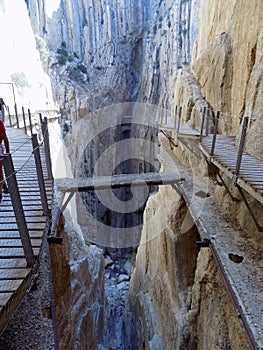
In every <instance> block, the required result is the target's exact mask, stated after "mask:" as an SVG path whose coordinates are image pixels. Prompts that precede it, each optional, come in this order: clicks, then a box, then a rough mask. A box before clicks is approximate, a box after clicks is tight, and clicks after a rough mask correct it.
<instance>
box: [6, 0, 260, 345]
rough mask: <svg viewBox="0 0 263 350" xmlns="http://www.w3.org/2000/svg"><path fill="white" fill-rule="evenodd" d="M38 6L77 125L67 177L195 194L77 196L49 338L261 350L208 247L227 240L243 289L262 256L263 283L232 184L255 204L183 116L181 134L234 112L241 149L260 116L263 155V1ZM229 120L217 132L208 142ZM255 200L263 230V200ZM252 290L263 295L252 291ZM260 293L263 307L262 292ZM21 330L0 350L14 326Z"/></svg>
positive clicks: (247, 219)
mask: <svg viewBox="0 0 263 350" xmlns="http://www.w3.org/2000/svg"><path fill="white" fill-rule="evenodd" d="M4 2H5V1H2V3H3V4H4ZM25 6H26V8H27V12H28V16H29V18H30V23H31V26H32V30H33V33H34V35H35V39H36V46H37V48H38V51H39V55H40V59H41V62H42V65H43V68H44V70H45V72H46V74H47V75H48V76H49V77H50V81H51V86H52V92H53V96H54V101H55V102H56V103H57V105H58V106H59V113H60V119H61V121H62V122H66V123H68V125H70V129H69V132H68V133H67V135H66V137H65V138H64V144H65V148H63V150H64V151H63V152H64V153H65V158H66V159H67V164H68V168H69V169H68V170H67V171H66V173H65V174H64V175H63V177H66V176H68V177H85V176H93V175H97V176H101V175H103V176H105V175H113V174H139V173H147V172H157V173H158V172H160V174H161V173H162V172H174V173H176V174H178V178H179V179H180V181H181V182H184V183H185V184H186V185H185V190H186V192H187V191H188V190H189V195H188V197H189V202H187V199H186V197H187V194H186V197H184V196H183V195H182V192H180V190H179V191H178V188H179V187H177V188H174V186H170V185H161V186H156V185H152V186H150V187H149V186H146V187H143V188H141V187H137V188H135V187H136V186H134V187H133V186H131V187H130V188H124V189H115V190H112V191H109V190H105V192H103V191H96V189H95V190H94V191H92V192H91V191H90V192H89V193H87V192H86V193H78V194H76V196H74V198H73V200H72V201H71V204H70V205H69V206H68V208H67V209H66V210H65V211H64V213H63V215H61V217H60V221H59V224H58V227H57V236H58V237H61V238H63V244H61V245H59V244H50V246H49V250H50V257H51V267H52V277H53V288H54V300H55V309H56V332H55V333H56V334H55V336H54V335H50V336H51V337H53V336H54V338H56V337H57V347H58V348H59V349H61V350H62V349H70V350H71V349H72V350H73V349H83V350H86V349H91V350H93V349H94V350H96V349H98V350H135V349H136V350H137V349H139V350H141V349H149V350H150V349H151V350H162V349H163V350H171V349H178V350H179V349H180V350H186V349H187V350H194V349H196V350H201V349H203V350H205V349H207V350H208V349H209V350H210V349H213V350H217V349H218V350H219V349H225V350H228V349H229V350H230V349H231V350H240V349H242V350H246V349H250V348H251V349H252V348H253V349H254V348H255V347H253V344H252V343H251V339H249V337H248V335H247V330H246V329H244V324H243V323H242V322H240V314H239V312H238V310H236V308H235V307H233V301H232V300H231V298H230V297H229V293H228V291H227V288H226V285H225V283H224V280H223V279H222V276H221V274H220V271H219V267H218V264H217V262H216V259H215V256H214V255H213V254H212V252H211V250H210V249H209V247H207V246H205V247H200V246H198V244H197V243H196V242H197V241H198V242H200V241H202V239H204V237H205V234H204V236H202V235H203V232H204V231H205V230H207V231H208V233H209V234H210V235H211V237H212V238H213V235H215V236H219V238H218V241H217V242H219V243H220V244H221V245H220V248H219V250H220V252H221V253H222V255H224V256H226V260H227V262H226V263H225V269H226V270H227V271H230V273H231V276H234V277H233V281H234V282H233V284H234V283H238V276H239V274H240V278H241V277H242V276H243V275H242V273H244V274H246V268H247V267H246V266H247V265H245V263H247V264H248V266H249V267H250V268H251V270H253V263H254V262H255V261H256V263H257V264H258V269H256V272H255V273H258V271H261V275H260V274H259V275H257V278H258V279H259V280H261V281H262V261H263V260H262V258H263V252H262V248H260V247H262V241H263V237H262V232H261V233H260V232H258V230H257V228H256V226H255V222H254V220H253V218H252V217H251V216H250V215H249V212H248V210H247V207H246V206H245V205H244V202H243V201H232V200H231V196H229V190H230V192H231V193H233V196H235V197H239V196H240V195H239V193H238V191H237V189H236V188H235V186H234V184H233V181H232V179H229V177H227V176H226V175H225V174H224V173H223V172H222V173H221V175H220V176H221V179H220V181H218V179H217V174H215V172H214V168H213V167H211V165H210V164H208V162H207V161H206V159H205V157H204V156H203V154H202V152H201V150H200V147H199V138H193V137H191V138H187V137H181V138H179V137H178V133H177V132H176V128H175V127H174V126H175V125H176V123H175V122H176V120H177V123H178V115H179V108H180V107H182V109H181V112H182V114H181V123H182V125H187V126H188V127H191V128H195V129H197V130H199V131H200V128H201V124H202V114H203V113H204V111H205V110H206V111H209V112H210V113H211V116H212V117H213V112H214V113H215V114H216V112H217V111H220V113H221V114H220V122H219V124H218V132H219V134H222V135H227V136H231V137H235V143H236V145H238V143H239V140H240V137H241V129H242V123H243V120H244V116H248V117H249V118H250V121H249V127H248V130H247V136H246V143H245V150H246V151H247V152H248V153H249V154H250V155H252V156H253V157H254V158H256V159H257V160H259V161H261V162H262V161H263V138H262V130H263V128H262V127H263V103H262V93H263V26H262V23H263V2H262V1H260V0H251V1H245V0H218V1H213V0H114V1H111V0H74V1H70V0H60V1H53V0H26V1H25ZM176 118H177V119H176ZM213 118H214V117H213ZM171 125H173V127H171ZM214 127H215V126H214V124H213V123H212V122H210V123H208V124H207V130H208V131H209V133H212V132H213V131H214ZM162 131H163V132H162ZM50 137H52V133H50ZM129 140H131V142H130V141H129ZM54 176H55V175H54ZM160 176H161V175H160ZM262 177H263V174H262ZM55 178H56V176H55ZM222 182H223V183H225V184H226V186H222ZM98 192H100V194H99V193H98ZM116 198H117V199H116ZM246 198H247V200H248V202H249V203H250V205H251V207H253V212H254V215H255V216H256V218H257V219H258V220H259V225H261V226H262V225H263V217H262V203H260V202H259V201H258V200H257V199H255V198H253V196H252V195H250V194H248V193H246ZM192 201H193V202H194V201H196V203H197V204H196V206H197V207H198V208H197V209H198V210H197V211H198V213H199V217H198V218H196V217H194V215H193V213H194V212H195V210H196V207H195V208H194V209H193V210H192V209H191V208H192V204H191V203H192ZM138 203H139V204H138ZM189 203H190V204H189ZM132 204H133V206H132ZM118 206H120V207H118ZM193 206H195V204H193ZM199 218H201V219H200V220H201V221H200V220H199ZM230 233H231V234H230ZM240 237H243V241H242V240H241V238H240ZM219 243H218V244H219ZM254 255H256V257H257V258H255V260H253V259H254ZM233 256H234V257H242V258H243V259H244V262H245V263H244V264H243V262H241V263H239V262H236V260H235V259H237V258H233ZM242 264H243V265H244V267H243V265H242ZM250 265H251V266H250ZM260 268H261V270H260ZM239 269H240V270H239ZM242 269H243V270H242ZM242 271H243V272H242ZM241 280H242V278H241ZM242 281H243V280H242ZM241 287H242V288H246V287H247V288H248V289H247V293H246V294H247V300H249V291H250V290H253V286H252V285H251V286H249V285H247V286H241ZM238 288H239V287H237V290H239V289H238ZM257 293H258V294H257V297H258V300H260V299H262V296H263V294H262V288H261V290H258V291H257ZM247 300H246V301H247ZM246 305H251V304H249V301H248V302H247V304H246ZM25 307H26V306H25ZM257 312H258V316H255V315H256V314H257ZM262 313H263V310H259V311H258V310H257V305H252V306H251V309H250V310H249V312H248V314H249V315H253V317H254V316H255V318H253V321H251V329H252V333H253V334H254V335H255V338H256V341H257V345H258V346H263V334H262V321H260V319H261V317H262V315H263V314H262ZM18 317H19V314H18ZM255 320H257V323H258V324H260V323H261V326H260V327H258V326H255V322H256V321H255ZM21 328H22V327H21ZM6 332H7V335H6V336H5V334H3V338H2V339H3V340H2V343H1V342H0V348H1V344H4V345H3V348H4V346H7V345H6V344H8V341H7V340H5V339H7V337H10V334H12V321H11V322H10V324H9V325H8V328H7V330H6ZM16 332H18V333H17V334H18V335H17V336H18V337H19V335H20V334H21V333H19V332H22V333H23V332H24V331H23V330H17V329H16ZM29 334H30V332H29ZM5 337H6V338H5ZM25 341H26V340H25ZM54 343H56V342H54ZM14 344H15V343H14ZM251 344H252V345H251ZM12 346H13V345H10V347H9V348H10V349H15V348H16V345H14V346H13V347H12ZM27 348H28V349H29V348H30V347H29V345H28V347H27V346H24V349H27ZM42 348H43V349H44V347H42ZM42 348H41V345H40V344H38V345H37V347H36V349H42ZM52 348H55V347H54V344H52V345H48V347H45V349H52ZM31 349H33V348H32V347H31ZM258 349H262V348H261V347H258Z"/></svg>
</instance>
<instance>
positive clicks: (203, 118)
mask: <svg viewBox="0 0 263 350" xmlns="http://www.w3.org/2000/svg"><path fill="white" fill-rule="evenodd" d="M201 113H202V121H201V130H200V142H201V141H202V136H203V130H204V124H205V116H206V107H204V110H203V109H201Z"/></svg>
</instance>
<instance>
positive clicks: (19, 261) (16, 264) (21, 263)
mask: <svg viewBox="0 0 263 350" xmlns="http://www.w3.org/2000/svg"><path fill="white" fill-rule="evenodd" d="M25 267H27V262H26V259H25V258H14V259H2V258H0V268H1V269H16V268H25Z"/></svg>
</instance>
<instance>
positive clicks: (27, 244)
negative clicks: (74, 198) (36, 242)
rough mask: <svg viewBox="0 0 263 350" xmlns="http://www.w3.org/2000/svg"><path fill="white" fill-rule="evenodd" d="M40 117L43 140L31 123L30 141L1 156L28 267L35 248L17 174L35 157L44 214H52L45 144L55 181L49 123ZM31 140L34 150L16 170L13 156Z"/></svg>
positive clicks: (49, 172)
mask: <svg viewBox="0 0 263 350" xmlns="http://www.w3.org/2000/svg"><path fill="white" fill-rule="evenodd" d="M39 117H40V124H41V134H42V136H41V138H42V142H40V143H39V141H38V139H39V138H40V137H39V135H37V134H36V133H33V129H32V126H31V123H29V125H30V130H31V138H29V139H28V141H26V142H24V144H22V145H21V146H19V147H18V148H17V149H15V150H14V151H13V152H12V153H10V154H6V155H3V156H1V159H2V161H3V166H4V171H5V179H6V182H7V185H8V189H9V194H10V199H11V203H12V206H13V209H14V214H15V218H16V223H17V226H18V231H19V234H20V237H21V241H22V247H23V250H24V254H25V258H26V261H27V265H28V267H32V266H33V265H34V263H35V259H34V254H33V248H32V244H31V240H30V235H29V231H28V225H27V221H26V217H25V213H24V209H23V204H22V200H21V195H20V191H19V185H18V181H17V176H16V175H17V174H18V173H19V172H20V171H21V170H22V169H24V168H25V167H26V166H27V163H28V161H29V159H30V158H31V157H34V163H35V167H36V173H37V180H38V187H39V193H40V199H41V204H42V209H43V215H45V216H50V214H51V208H49V204H48V200H47V191H46V185H45V178H44V173H43V170H44V166H43V162H42V160H41V155H40V148H41V147H42V146H44V150H45V163H46V167H47V179H48V180H51V181H52V182H53V176H52V164H51V157H50V147H49V137H48V123H47V118H46V117H45V118H42V116H41V115H40V116H39ZM24 129H25V133H27V130H26V121H25V118H24ZM30 141H31V143H32V152H31V154H30V155H29V157H28V159H27V160H26V161H25V162H24V164H23V165H22V166H20V168H19V169H17V170H16V169H15V168H14V163H13V157H14V156H15V153H16V152H18V151H19V150H21V149H22V148H23V146H25V144H27V143H28V142H30Z"/></svg>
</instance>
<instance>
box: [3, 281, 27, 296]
mask: <svg viewBox="0 0 263 350" xmlns="http://www.w3.org/2000/svg"><path fill="white" fill-rule="evenodd" d="M22 283H23V279H17V280H0V292H1V293H3V292H4V293H10V292H15V291H16V290H17V289H18V288H19V287H20V285H21V284H22Z"/></svg>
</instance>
